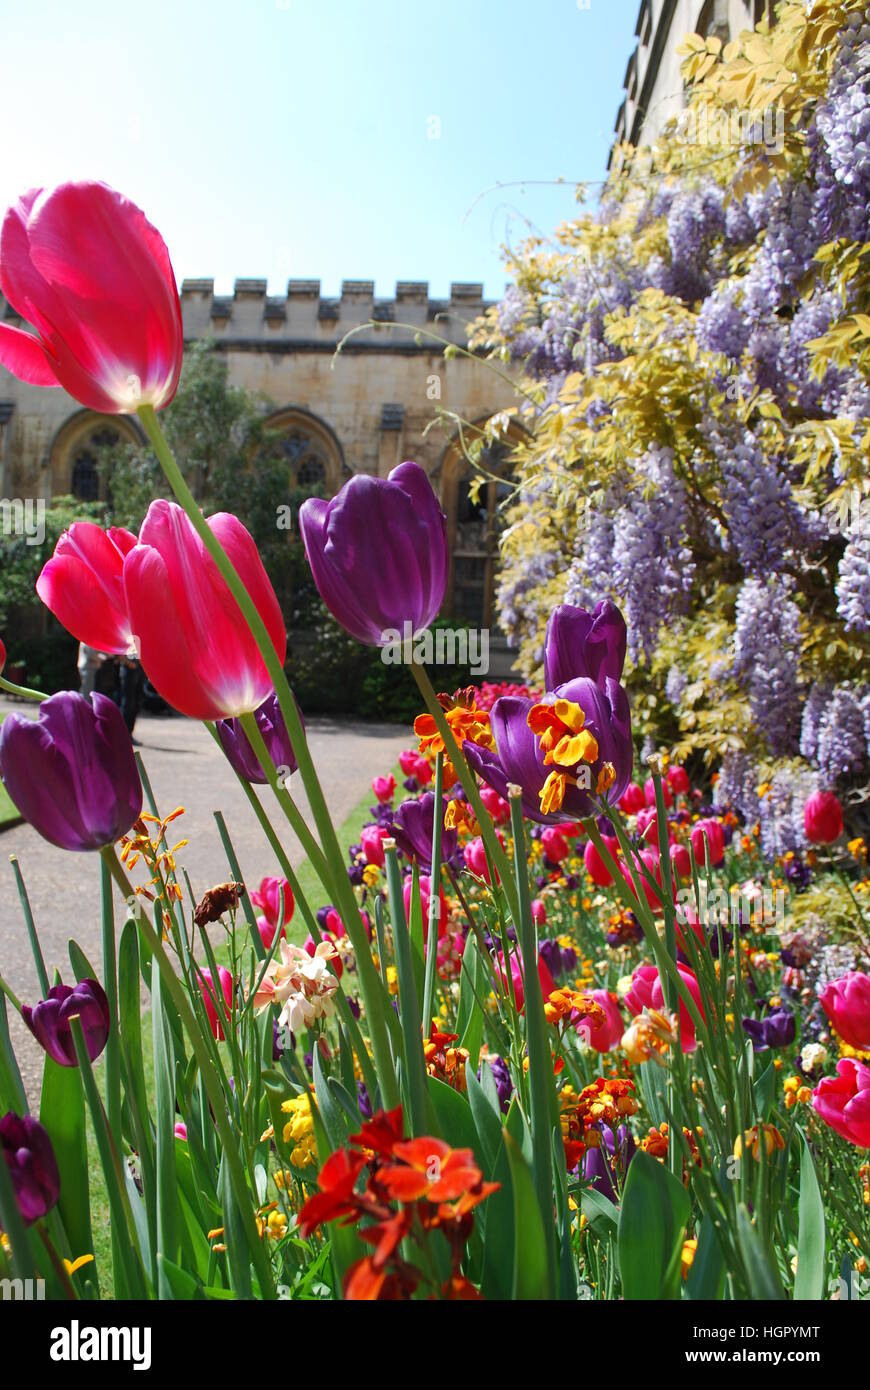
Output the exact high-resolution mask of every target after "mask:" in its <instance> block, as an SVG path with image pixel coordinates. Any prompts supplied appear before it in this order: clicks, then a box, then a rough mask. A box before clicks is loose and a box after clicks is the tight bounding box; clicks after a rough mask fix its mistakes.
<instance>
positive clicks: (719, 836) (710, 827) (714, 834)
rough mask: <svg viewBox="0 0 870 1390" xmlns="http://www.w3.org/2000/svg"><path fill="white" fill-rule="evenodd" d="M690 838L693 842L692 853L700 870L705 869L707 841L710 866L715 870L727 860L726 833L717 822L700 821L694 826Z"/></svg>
mask: <svg viewBox="0 0 870 1390" xmlns="http://www.w3.org/2000/svg"><path fill="white" fill-rule="evenodd" d="M689 838H690V839H691V841H692V853H693V854H694V856H695V863H696V864H697V865H698V867H699V868H701V869H703V867H704V841H705V840H706V842H707V846H708V849H709V854H710V865H711V867H712V868H715V866H716V865H717V864H721V863H722V861H723V860H724V858H725V831H724V830H723V829H722V826H721V825H720V824H719V822H718V821H717V820H699V821H696V822H695V824H694V825H693V826H692V830H691V834H690V836H689Z"/></svg>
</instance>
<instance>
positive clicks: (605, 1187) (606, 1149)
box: [583, 1125, 636, 1202]
mask: <svg viewBox="0 0 870 1390" xmlns="http://www.w3.org/2000/svg"><path fill="white" fill-rule="evenodd" d="M598 1132H599V1134H600V1136H601V1140H600V1143H599V1144H598V1146H597V1147H596V1148H588V1149H587V1150H586V1152H585V1154H584V1155H583V1176H584V1178H585V1179H586V1181H587V1182H588V1183H589V1184H590V1186H591V1187H593V1188H594V1189H595V1191H596V1192H600V1194H601V1196H602V1197H606V1198H607V1200H608V1201H609V1202H616V1199H617V1198H616V1183H615V1181H614V1177H615V1173H616V1168H617V1165H618V1167H619V1174H620V1177H621V1178H624V1177H625V1175H626V1173H627V1172H628V1165H629V1163H630V1162H631V1160H632V1159H633V1158H634V1154H635V1149H636V1145H635V1142H634V1137H633V1135H632V1133H631V1130H630V1129H629V1128H628V1126H627V1125H620V1126H619V1129H618V1130H617V1131H616V1139H615V1140H614V1137H613V1132H612V1130H610V1129H609V1128H607V1127H605V1126H603V1125H599V1126H598Z"/></svg>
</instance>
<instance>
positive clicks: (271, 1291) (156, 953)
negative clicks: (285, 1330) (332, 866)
mask: <svg viewBox="0 0 870 1390" xmlns="http://www.w3.org/2000/svg"><path fill="white" fill-rule="evenodd" d="M100 854H101V856H102V858H103V862H104V863H105V865H106V867H107V869H108V870H109V873H110V874H111V875H112V878H113V879H114V880H115V882H116V883H117V885H118V887H119V889H120V891H121V895H122V897H123V898H124V900H125V902H129V901H130V898H131V897H132V896H133V888H132V886H131V884H130V880H129V879H128V878H127V875H126V874H125V873H124V870H123V869H122V868H121V865H120V864H119V863H118V859H117V856H116V854H115V849H114V846H113V845H107V846H106V847H105V848H104V849H101V850H100ZM137 925H138V927H139V931H140V932H141V933H142V935H143V936H144V938H145V943H146V945H147V946H148V949H149V950H150V952H151V955H152V957H153V959H155V960H156V961H157V966H158V969H159V970H160V975H161V978H162V981H163V985H164V987H165V989H166V992H167V994H169V996H170V997H171V999H172V1002H173V1004H174V1005H175V1008H176V1010H177V1012H178V1016H179V1018H180V1020H181V1023H182V1026H183V1028H184V1030H185V1032H186V1033H187V1036H188V1037H189V1038H190V1044H191V1047H192V1048H193V1051H194V1054H195V1056H196V1060H197V1063H198V1064H199V1071H200V1076H201V1077H202V1079H203V1081H204V1082H205V1089H206V1092H207V1094H208V1099H209V1102H210V1104H211V1108H212V1113H213V1116H214V1122H215V1125H216V1127H217V1131H218V1134H219V1135H220V1139H221V1144H222V1146H223V1153H224V1157H225V1159H226V1163H227V1167H228V1169H229V1178H230V1182H231V1184H232V1187H233V1191H234V1194H235V1198H236V1202H237V1203H238V1217H239V1220H240V1221H241V1224H242V1226H243V1227H244V1231H245V1236H246V1237H247V1241H248V1250H249V1253H250V1257H251V1264H252V1265H253V1266H254V1268H255V1269H256V1271H257V1276H258V1278H259V1281H260V1294H261V1297H266V1298H274V1296H275V1286H274V1281H273V1279H272V1268H271V1264H270V1261H269V1258H268V1256H267V1254H266V1253H265V1250H264V1248H263V1242H262V1240H261V1239H260V1237H259V1235H258V1233H257V1227H256V1225H255V1223H254V1218H253V1214H252V1213H253V1200H252V1194H251V1191H250V1189H249V1187H248V1184H247V1182H246V1181H245V1173H244V1169H243V1167H242V1164H241V1160H240V1158H239V1151H238V1146H237V1142H236V1137H235V1135H234V1134H233V1131H232V1129H231V1128H230V1124H229V1121H228V1119H227V1106H226V1097H225V1095H224V1091H223V1089H222V1087H221V1084H220V1081H219V1080H218V1077H217V1074H216V1072H215V1069H214V1066H213V1064H212V1060H211V1058H210V1057H209V1055H208V1048H207V1047H206V1045H205V1042H204V1040H203V1037H202V1033H201V1029H200V1027H199V1025H198V1024H197V1021H196V1019H195V1017H194V1015H193V1011H192V1009H191V1007H190V1003H189V1001H188V999H187V995H186V993H185V991H184V988H183V987H182V984H181V981H180V980H179V978H178V976H177V975H176V973H175V971H174V970H173V968H172V964H171V962H170V960H169V957H168V956H167V954H166V952H165V951H164V949H163V943H162V941H161V940H160V938H159V936H158V935H157V932H156V931H155V930H154V928H153V927H152V925H151V923H150V922H149V920H148V917H147V915H146V914H145V913H144V912H142V913H140V914H139V915H138V918H137Z"/></svg>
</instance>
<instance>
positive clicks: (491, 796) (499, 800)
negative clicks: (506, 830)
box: [480, 786, 511, 825]
mask: <svg viewBox="0 0 870 1390" xmlns="http://www.w3.org/2000/svg"><path fill="white" fill-rule="evenodd" d="M480 799H481V801H482V802H483V804H484V806H485V807H486V809H487V811H489V814H490V815H491V816H492V818H493V820H494V821H495V824H496V825H504V824H505V823H506V822H507V821H509V820H510V818H511V808H510V805H509V804H508V802H507V801H505V799H504V797H503V796H499V794H498V792H497V791H496V790H495V789H494V788H493V787H486V786H484V787H481V789H480Z"/></svg>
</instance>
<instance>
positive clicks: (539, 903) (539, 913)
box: [532, 898, 547, 927]
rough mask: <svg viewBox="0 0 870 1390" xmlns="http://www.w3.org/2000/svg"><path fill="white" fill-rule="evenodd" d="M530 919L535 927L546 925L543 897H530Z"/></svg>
mask: <svg viewBox="0 0 870 1390" xmlns="http://www.w3.org/2000/svg"><path fill="white" fill-rule="evenodd" d="M532 921H533V922H534V924H535V926H536V927H545V926H546V925H547V905H546V903H545V902H544V900H543V898H533V899H532Z"/></svg>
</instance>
